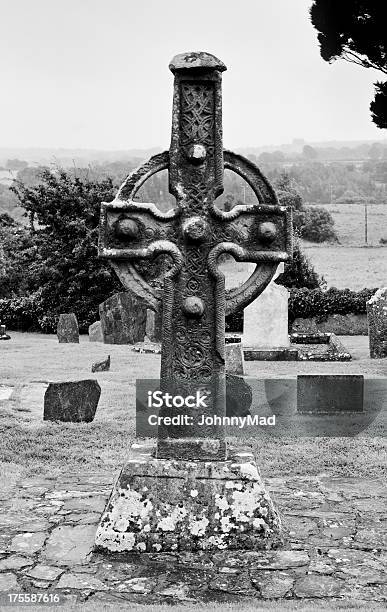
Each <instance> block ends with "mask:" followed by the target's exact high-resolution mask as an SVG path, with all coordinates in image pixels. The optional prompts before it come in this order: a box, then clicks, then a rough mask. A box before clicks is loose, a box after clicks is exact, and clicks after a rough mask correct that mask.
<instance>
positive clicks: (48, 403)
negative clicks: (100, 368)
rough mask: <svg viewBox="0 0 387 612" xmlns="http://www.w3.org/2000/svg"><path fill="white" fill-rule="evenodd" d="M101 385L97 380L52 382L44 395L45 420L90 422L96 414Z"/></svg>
mask: <svg viewBox="0 0 387 612" xmlns="http://www.w3.org/2000/svg"><path fill="white" fill-rule="evenodd" d="M100 395H101V387H100V386H99V384H98V382H97V381H96V380H92V379H89V380H77V381H74V382H73V381H70V382H58V383H50V384H49V385H48V387H47V390H46V393H45V395H44V414H43V420H44V421H66V422H71V423H83V422H85V423H90V422H91V421H92V420H93V419H94V416H95V412H96V410H97V406H98V402H99V398H100Z"/></svg>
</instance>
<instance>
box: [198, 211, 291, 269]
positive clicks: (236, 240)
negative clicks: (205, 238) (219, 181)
mask: <svg viewBox="0 0 387 612" xmlns="http://www.w3.org/2000/svg"><path fill="white" fill-rule="evenodd" d="M211 216H212V217H213V220H214V225H215V236H216V242H217V244H216V246H215V247H214V248H213V249H212V250H211V253H210V255H209V259H210V258H211V260H213V261H215V260H216V259H217V258H218V257H219V255H220V254H222V253H225V252H228V253H230V254H231V255H233V256H234V257H235V259H237V260H238V261H246V262H254V263H260V262H262V263H265V262H278V263H279V262H281V261H287V260H288V259H289V258H290V257H291V256H292V251H293V245H292V235H293V234H292V214H291V210H290V209H289V208H287V207H285V206H273V205H265V204H253V205H239V206H235V207H234V208H233V209H232V210H231V211H229V212H223V211H221V210H220V209H218V208H217V207H216V206H213V207H212V209H211Z"/></svg>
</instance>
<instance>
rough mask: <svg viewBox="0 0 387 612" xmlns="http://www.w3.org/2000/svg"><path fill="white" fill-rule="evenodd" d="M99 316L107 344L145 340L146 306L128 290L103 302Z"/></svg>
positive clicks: (133, 342) (132, 342)
mask: <svg viewBox="0 0 387 612" xmlns="http://www.w3.org/2000/svg"><path fill="white" fill-rule="evenodd" d="M99 316H100V319H101V328H102V335H103V339H104V342H105V343H106V344H135V343H136V342H141V341H142V340H144V336H145V325H146V306H145V305H144V303H143V302H141V301H140V300H139V299H137V298H136V297H135V296H134V295H132V294H131V293H129V292H128V291H122V292H121V293H116V294H114V295H112V297H110V298H108V299H107V300H105V302H102V304H100V305H99Z"/></svg>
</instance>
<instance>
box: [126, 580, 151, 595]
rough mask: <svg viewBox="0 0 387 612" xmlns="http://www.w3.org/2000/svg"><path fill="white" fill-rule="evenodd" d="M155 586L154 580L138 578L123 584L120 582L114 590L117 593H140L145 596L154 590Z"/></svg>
mask: <svg viewBox="0 0 387 612" xmlns="http://www.w3.org/2000/svg"><path fill="white" fill-rule="evenodd" d="M155 585H156V581H155V580H152V579H151V578H146V577H139V578H129V579H127V580H124V581H123V582H120V583H119V584H118V585H117V587H116V588H117V591H118V592H119V593H141V594H144V595H146V594H147V593H150V592H151V591H152V590H153V589H154V587H155Z"/></svg>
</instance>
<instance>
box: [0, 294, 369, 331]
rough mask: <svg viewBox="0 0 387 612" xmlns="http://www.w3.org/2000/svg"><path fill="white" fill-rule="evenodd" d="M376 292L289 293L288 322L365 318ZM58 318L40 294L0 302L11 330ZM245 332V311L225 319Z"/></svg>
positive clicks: (47, 324) (52, 324)
mask: <svg viewBox="0 0 387 612" xmlns="http://www.w3.org/2000/svg"><path fill="white" fill-rule="evenodd" d="M376 291H377V289H362V290H361V291H351V290H350V289H336V288H334V287H332V288H330V289H328V290H327V291H323V290H322V289H306V288H304V289H290V291H289V308H288V312H289V322H290V323H292V322H293V321H294V319H297V318H299V317H302V318H305V319H307V318H311V317H318V319H319V320H323V319H324V318H326V317H327V316H328V315H331V314H350V313H351V314H362V313H365V312H366V302H367V301H368V300H369V299H370V297H371V296H372V295H373V294H374V293H375V292H376ZM58 316H59V315H56V314H47V313H45V312H44V311H43V309H42V307H41V306H40V300H39V294H33V295H31V296H27V297H16V298H8V299H2V300H0V321H1V323H4V324H5V325H6V326H7V328H8V329H13V330H19V331H41V332H44V333H53V331H55V329H56V324H57V320H58ZM242 329H243V311H240V312H237V313H235V314H233V315H230V316H228V317H226V331H229V332H240V331H242Z"/></svg>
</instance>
